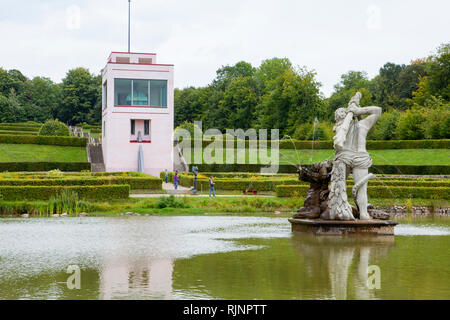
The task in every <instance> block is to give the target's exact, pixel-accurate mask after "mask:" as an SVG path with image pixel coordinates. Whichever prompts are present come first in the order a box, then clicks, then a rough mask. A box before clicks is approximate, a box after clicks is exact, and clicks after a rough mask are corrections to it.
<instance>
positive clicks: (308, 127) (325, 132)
mask: <svg viewBox="0 0 450 320" xmlns="http://www.w3.org/2000/svg"><path fill="white" fill-rule="evenodd" d="M333 136H334V133H333V125H332V124H331V123H329V122H325V121H321V122H317V123H316V126H315V128H314V123H304V124H301V125H300V126H298V127H297V129H295V133H294V135H293V138H294V139H297V140H321V141H324V140H331V139H333Z"/></svg>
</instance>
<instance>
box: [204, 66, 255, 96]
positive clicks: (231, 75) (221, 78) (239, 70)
mask: <svg viewBox="0 0 450 320" xmlns="http://www.w3.org/2000/svg"><path fill="white" fill-rule="evenodd" d="M254 72H255V68H253V67H252V65H251V64H250V63H248V62H245V61H240V62H238V63H236V64H235V65H234V66H224V67H221V68H220V69H219V70H217V71H216V79H214V81H213V83H212V85H211V87H212V88H213V89H216V90H221V91H225V89H226V87H227V86H228V85H229V84H230V83H231V82H233V81H234V80H235V79H237V78H239V77H251V76H253V74H254Z"/></svg>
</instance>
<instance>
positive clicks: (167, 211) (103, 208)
mask: <svg viewBox="0 0 450 320" xmlns="http://www.w3.org/2000/svg"><path fill="white" fill-rule="evenodd" d="M167 198H172V199H171V200H169V199H167ZM303 201H304V198H303V197H299V198H275V197H220V198H209V197H176V198H173V196H172V197H165V198H164V199H163V198H161V197H158V198H130V199H127V200H114V201H104V202H86V203H84V206H85V208H89V209H88V210H87V211H88V212H89V215H90V216H120V215H123V214H124V213H126V212H133V213H139V214H141V215H157V216H179V215H239V216H277V217H291V216H292V213H293V212H295V211H296V210H297V209H298V208H300V207H301V206H302V205H303ZM161 203H163V204H165V205H161ZM370 203H372V204H373V205H375V206H393V205H402V206H405V205H406V206H408V207H411V206H428V207H435V208H436V207H448V206H449V205H450V203H449V202H448V201H445V200H430V199H370ZM10 207H14V208H28V209H22V211H20V212H15V213H13V212H11V210H9V211H8V210H5V208H10ZM41 207H47V204H46V202H42V201H41V202H10V203H8V202H0V214H2V215H11V214H21V213H29V212H28V211H27V210H30V211H31V210H33V208H37V209H38V208H41ZM2 208H3V212H2ZM276 211H278V213H277V214H276V215H275V214H274V213H275V212H276ZM34 215H35V216H36V213H35V214H34ZM37 215H38V216H39V214H37Z"/></svg>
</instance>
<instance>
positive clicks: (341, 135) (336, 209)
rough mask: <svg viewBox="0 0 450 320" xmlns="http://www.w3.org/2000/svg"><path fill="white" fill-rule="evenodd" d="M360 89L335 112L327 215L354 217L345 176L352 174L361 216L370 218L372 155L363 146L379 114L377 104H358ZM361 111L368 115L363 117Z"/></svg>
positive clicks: (339, 218) (337, 218) (330, 217)
mask: <svg viewBox="0 0 450 320" xmlns="http://www.w3.org/2000/svg"><path fill="white" fill-rule="evenodd" d="M360 100H361V93H360V92H358V93H356V95H355V96H354V97H352V98H351V100H350V102H349V104H348V107H347V108H339V109H337V110H336V112H335V119H336V125H335V126H334V129H333V131H334V132H335V133H336V134H335V136H334V138H333V140H334V149H335V150H336V155H335V158H334V162H333V170H332V172H331V185H330V194H329V201H328V208H329V219H331V220H355V217H354V216H353V214H352V207H351V205H350V204H349V203H348V199H347V185H346V178H347V177H348V175H349V174H350V173H352V174H353V179H354V181H355V184H354V187H353V189H352V195H353V198H354V199H355V202H356V205H357V207H358V211H359V218H360V220H370V219H371V217H370V215H369V213H368V211H367V207H368V203H367V183H368V181H369V179H370V178H372V176H373V175H372V174H369V168H370V166H371V165H372V159H371V158H370V156H369V154H368V153H367V150H366V137H367V133H368V132H369V130H370V129H371V128H372V127H373V125H374V124H375V122H376V121H377V120H378V118H379V117H380V115H381V108H380V107H375V106H371V107H363V108H362V107H360V105H359V103H360ZM363 115H367V117H365V118H362V116H363Z"/></svg>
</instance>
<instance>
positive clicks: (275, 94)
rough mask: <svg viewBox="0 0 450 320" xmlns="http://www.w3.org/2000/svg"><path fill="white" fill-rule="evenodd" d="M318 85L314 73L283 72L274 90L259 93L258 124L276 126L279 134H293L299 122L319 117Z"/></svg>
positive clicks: (321, 112) (304, 71) (263, 126)
mask: <svg viewBox="0 0 450 320" xmlns="http://www.w3.org/2000/svg"><path fill="white" fill-rule="evenodd" d="M319 87H320V83H319V82H317V81H316V80H315V73H314V72H311V71H308V70H306V69H297V70H292V69H290V70H287V71H285V73H284V74H283V76H282V77H278V78H277V80H276V85H275V89H273V90H272V91H270V92H268V93H267V94H265V95H264V96H262V98H261V103H260V105H258V107H257V108H258V109H257V113H258V114H257V127H259V128H274V129H275V128H276V129H279V130H280V131H281V134H282V135H286V134H287V135H292V134H294V132H295V130H296V128H297V127H298V126H299V125H301V124H303V123H305V122H308V121H312V120H313V119H314V118H315V117H319V118H320V117H321V116H322V115H323V112H324V110H323V109H324V108H323V106H324V104H323V102H322V100H321V98H320V96H319Z"/></svg>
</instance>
